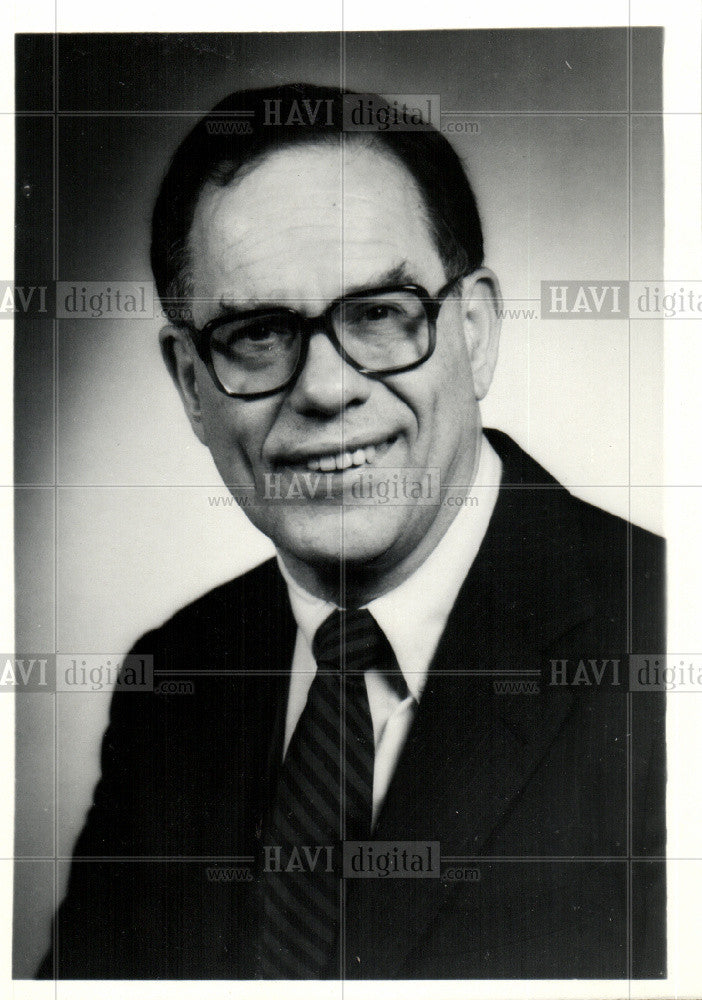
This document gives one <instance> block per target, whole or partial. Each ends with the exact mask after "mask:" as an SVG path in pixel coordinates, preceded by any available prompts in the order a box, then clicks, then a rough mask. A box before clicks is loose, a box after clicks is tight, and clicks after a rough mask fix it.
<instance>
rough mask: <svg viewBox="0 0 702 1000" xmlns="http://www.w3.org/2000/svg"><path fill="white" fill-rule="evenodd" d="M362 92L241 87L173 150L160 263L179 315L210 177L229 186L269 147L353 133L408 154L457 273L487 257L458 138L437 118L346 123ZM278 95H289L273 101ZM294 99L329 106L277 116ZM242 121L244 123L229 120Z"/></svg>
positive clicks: (164, 287)
mask: <svg viewBox="0 0 702 1000" xmlns="http://www.w3.org/2000/svg"><path fill="white" fill-rule="evenodd" d="M354 93H355V92H354V91H348V90H342V89H340V88H338V87H337V88H334V87H320V86H315V85H313V84H307V83H294V84H285V85H282V86H275V87H265V88H261V89H257V90H241V91H235V92H234V93H232V94H230V95H229V96H228V97H225V98H224V100H222V101H220V102H219V104H217V105H216V106H215V107H214V108H213V109H212V110H211V111H210V112H208V114H206V115H205V116H204V117H203V118H202V119H200V121H198V123H197V124H196V125H195V126H194V127H193V128H192V129H191V131H190V132H189V133H188V135H187V136H186V137H185V139H184V140H183V141H182V142H181V144H180V146H179V147H178V149H177V150H176V152H175V154H174V156H173V159H172V160H171V163H170V166H169V168H168V171H167V173H166V175H165V177H164V179H163V181H162V183H161V188H160V191H159V194H158V197H157V199H156V204H155V207H154V212H153V218H152V233H151V267H152V270H153V274H154V279H155V282H156V289H157V291H158V294H159V297H160V299H161V303H162V305H163V306H164V309H165V310H166V311H167V314H168V315H169V316H170V317H171V319H172V322H174V323H176V324H178V323H179V322H180V320H181V317H182V316H183V308H184V306H186V303H187V301H188V299H189V297H190V295H191V287H190V280H189V263H190V262H189V256H188V249H189V237H190V230H191V228H192V223H193V217H194V214H195V208H196V206H197V203H198V199H199V197H200V194H201V192H202V189H203V187H204V186H205V184H207V183H208V182H210V183H214V184H217V185H220V186H222V187H224V186H226V185H227V184H229V183H230V182H232V181H233V180H234V179H235V178H236V177H237V176H239V175H241V174H242V173H243V172H244V171H246V170H248V169H251V168H252V167H253V166H254V165H255V163H256V162H258V161H260V160H261V159H263V158H264V157H265V156H266V155H267V154H268V153H273V152H276V151H277V150H280V149H283V148H285V147H290V146H299V145H305V144H309V143H314V142H340V141H342V140H344V139H345V140H347V141H353V142H362V143H365V144H370V145H374V146H376V147H378V148H379V149H381V150H385V151H386V152H387V153H388V154H390V155H392V156H394V157H395V158H396V159H397V160H399V161H400V163H401V164H402V165H403V166H404V167H405V169H406V170H408V172H409V173H410V175H411V176H412V177H413V179H414V181H415V183H416V184H417V186H418V188H419V191H420V194H421V196H422V198H423V200H424V204H425V207H426V213H427V220H428V222H429V225H430V227H431V230H432V235H433V237H434V240H435V243H436V247H437V251H438V253H439V256H440V258H441V261H442V263H443V265H444V269H445V271H446V275H447V278H448V277H451V276H454V275H455V276H459V275H460V274H462V273H467V272H469V271H473V270H475V269H476V268H478V267H480V265H481V264H482V262H483V235H482V227H481V224H480V216H479V213H478V208H477V205H476V201H475V196H474V194H473V190H472V188H471V185H470V182H469V180H468V178H467V176H466V173H465V170H464V169H463V165H462V164H461V161H460V159H459V157H458V154H457V153H456V152H455V150H454V149H453V147H452V146H451V144H450V143H449V142H448V141H447V140H446V139H445V138H444V136H443V135H441V133H440V132H438V131H437V130H436V129H435V128H434V127H433V126H432V125H430V124H425V125H423V126H422V127H421V128H415V129H412V130H409V131H399V130H395V129H392V128H388V129H386V130H384V131H373V132H345V131H344V118H343V111H344V107H343V101H344V97H347V98H348V96H353V95H354ZM359 96H360V95H359ZM363 96H364V97H366V96H368V95H363ZM371 96H372V98H373V100H374V102H377V106H379V107H380V106H383V105H385V106H389V105H387V102H385V101H384V99H383V98H381V97H380V96H379V95H371ZM277 101H280V102H281V104H280V105H275V104H271V102H277ZM293 102H297V107H305V104H304V102H309V103H308V104H307V105H306V107H308V108H310V107H315V108H316V109H320V108H322V109H323V111H322V112H321V113H317V114H316V115H308V116H305V115H293V116H285V115H282V116H279V117H280V121H279V122H275V121H272V120H271V119H272V117H274V116H272V115H271V107H278V108H280V107H282V108H284V109H285V108H288V107H292V106H293ZM317 102H323V103H321V104H318V103H317ZM243 112H248V114H246V115H243V114H242V113H243ZM234 122H237V123H241V124H238V125H234V124H230V125H226V124H225V123H234ZM244 123H247V124H244ZM186 311H189V310H186Z"/></svg>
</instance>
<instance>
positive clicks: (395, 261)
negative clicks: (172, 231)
mask: <svg viewBox="0 0 702 1000" xmlns="http://www.w3.org/2000/svg"><path fill="white" fill-rule="evenodd" d="M190 259H191V269H192V280H193V293H194V299H193V303H194V304H193V319H194V322H195V325H196V326H197V327H202V326H203V325H204V324H205V323H206V322H207V321H208V320H210V319H211V318H213V317H214V316H215V315H217V314H218V312H220V311H221V305H220V303H230V304H232V305H233V306H234V307H235V308H237V309H246V308H258V307H260V306H268V305H283V306H291V307H293V308H295V309H297V310H298V311H299V312H301V313H303V314H304V315H307V316H315V315H318V314H319V313H321V312H322V310H323V309H324V308H325V307H326V306H327V305H328V304H329V303H330V302H331V301H332V300H334V299H335V298H337V297H338V296H340V295H343V294H345V293H347V292H349V291H351V290H359V289H363V288H369V287H374V286H378V285H381V284H384V283H391V282H392V283H395V284H397V283H398V281H397V274H398V273H399V272H400V271H401V273H402V275H403V277H402V279H401V280H402V283H404V282H405V281H406V282H407V283H416V284H419V285H422V286H424V287H425V288H426V289H427V290H428V292H429V294H430V295H433V294H435V293H436V292H437V291H438V290H439V289H440V288H441V286H442V285H444V283H445V282H446V279H447V275H446V274H445V272H444V269H443V266H442V263H441V261H440V258H439V255H438V252H437V250H436V247H435V245H434V242H433V239H432V237H431V235H430V231H429V228H428V225H427V222H426V214H425V210H424V206H423V202H422V199H421V197H420V194H419V191H418V189H417V187H416V185H415V183H414V182H413V180H412V178H411V176H410V175H409V174H408V172H407V171H406V170H405V169H404V167H402V166H401V165H400V164H399V163H397V162H395V161H394V160H393V159H392V158H390V157H389V156H387V155H386V154H384V153H382V152H380V151H378V150H376V149H374V148H368V147H362V146H357V145H353V144H350V145H347V146H346V147H345V148H344V149H343V150H342V149H341V147H339V146H336V145H321V144H320V145H312V146H305V147H298V148H288V149H284V150H282V151H280V152H277V153H274V154H272V155H270V156H268V157H267V158H266V159H264V160H263V161H262V162H261V163H260V164H258V165H257V166H255V167H254V168H253V169H251V170H250V172H248V173H247V174H246V175H245V176H244V177H243V178H241V179H240V180H237V181H235V183H234V184H233V185H230V186H228V187H224V188H221V187H215V186H213V185H210V186H208V187H206V188H205V190H204V191H203V193H202V195H201V197H200V201H199V203H198V206H197V209H196V213H195V218H194V221H193V227H192V231H191V242H190ZM458 290H459V291H460V283H459V285H458ZM465 311H466V309H465V303H464V304H463V305H462V304H461V301H460V298H457V297H456V293H455V292H454V297H453V298H449V299H448V300H447V301H446V302H445V303H444V305H443V307H442V310H441V312H440V314H439V320H438V325H437V346H436V350H435V352H434V354H433V355H432V357H431V358H430V359H429V360H428V361H426V362H425V363H424V364H423V365H421V366H420V367H419V368H417V369H415V370H413V371H409V372H406V373H404V374H398V375H393V376H389V377H384V378H382V379H371V378H368V377H367V376H364V375H362V374H360V373H359V372H357V371H356V370H355V369H354V368H352V367H350V366H349V365H348V364H346V363H345V362H344V361H343V360H342V358H341V357H340V355H339V354H338V353H337V351H336V350H335V348H334V347H333V345H332V344H331V342H330V341H329V339H328V338H327V336H326V334H324V333H323V332H316V333H314V334H313V335H312V338H311V341H310V344H309V352H308V355H307V359H306V363H305V366H304V368H303V370H302V372H301V374H300V376H299V378H298V379H297V381H296V382H295V383H294V384H293V385H291V386H288V387H287V388H286V389H284V390H283V391H281V392H279V393H277V394H276V395H273V396H269V397H267V398H264V399H252V400H248V399H232V398H230V397H228V396H226V395H224V394H223V393H222V392H220V391H219V390H218V389H217V388H216V386H215V385H214V384H213V382H212V380H211V378H210V376H209V374H208V372H207V370H206V368H205V366H204V365H203V364H202V362H201V361H200V359H199V358H197V356H196V355H195V353H194V352H193V351H191V352H190V354H189V359H190V363H191V364H192V367H193V371H192V379H191V381H192V383H193V390H192V397H193V400H194V402H193V401H192V400H191V406H190V410H191V412H190V416H191V421H192V422H193V426H194V427H195V430H196V432H197V433H198V436H200V438H201V440H203V441H204V442H205V443H206V444H207V446H208V447H209V449H210V451H211V453H212V456H213V458H214V461H215V464H216V465H217V468H218V470H219V472H220V474H221V476H222V478H223V480H224V482H225V483H226V484H227V485H228V486H229V487H230V489H232V491H234V492H239V491H240V490H241V488H242V487H244V488H246V487H255V492H256V496H257V497H258V498H259V502H258V503H256V504H253V505H249V506H247V507H245V508H244V509H245V512H246V514H247V515H248V517H249V518H250V519H251V521H252V522H253V523H254V524H255V525H256V526H257V527H258V528H260V529H261V530H262V531H263V532H264V533H265V534H266V535H268V536H269V537H270V538H271V539H272V540H273V542H274V543H275V545H276V546H277V547H278V549H279V550H280V551H281V552H282V554H283V557H284V558H285V560H286V562H288V564H289V565H290V566H291V568H292V567H293V566H294V565H302V566H306V567H308V568H310V567H311V568H312V569H313V570H314V569H318V570H320V571H326V572H330V571H332V570H333V568H334V567H336V568H337V572H338V565H339V559H340V557H341V556H342V554H343V558H344V559H345V560H346V562H347V565H348V567H349V568H350V569H351V570H353V568H354V567H355V568H356V570H358V569H359V568H360V567H363V568H364V569H365V570H366V571H367V572H368V574H369V575H372V576H375V577H378V578H387V579H392V578H393V574H395V575H396V574H397V573H398V572H399V571H400V567H403V566H406V567H410V568H413V567H414V565H416V564H418V563H419V562H421V561H422V560H423V559H424V558H425V557H426V555H427V554H428V552H429V551H431V549H432V548H433V547H434V546H435V544H436V542H437V541H438V539H439V538H440V537H441V535H442V534H443V532H444V531H445V530H446V527H447V526H448V524H449V523H450V521H451V520H452V518H453V516H454V515H455V512H456V508H455V507H445V506H441V504H440V503H437V504H434V505H431V506H419V505H412V506H408V505H407V504H405V505H402V506H395V505H393V504H391V503H388V504H385V505H377V506H367V505H361V506H358V505H353V504H349V503H346V502H343V501H344V498H349V497H350V496H351V487H352V485H353V484H354V483H355V482H356V483H357V482H358V481H359V479H360V477H362V476H365V478H366V481H368V476H369V474H371V473H372V476H373V479H374V480H375V481H376V482H377V481H379V480H382V478H383V476H384V475H385V474H386V473H387V475H388V476H389V477H392V476H394V475H395V474H401V471H402V470H403V469H412V470H417V469H419V470H422V469H428V468H437V467H438V468H439V469H440V471H441V482H442V484H443V485H447V484H463V485H469V484H470V483H471V481H472V475H473V472H474V461H475V457H476V446H477V441H478V440H479V428H480V421H479V410H478V404H477V401H476V391H475V388H474V382H473V376H472V370H471V368H472V355H471V351H470V350H469V346H468V345H467V339H468V340H470V338H469V337H467V334H466V330H467V325H466V323H467V321H466V318H465ZM180 357H181V358H184V357H185V348H183V347H181V349H180ZM473 363H474V361H473ZM333 456H337V458H336V465H340V466H345V465H347V464H348V456H351V458H352V459H353V461H354V462H355V463H360V464H352V465H351V466H350V467H349V468H342V469H338V470H336V471H334V472H333V473H332V474H331V481H332V493H333V494H334V496H335V497H336V498H337V499H338V500H340V501H341V502H340V503H331V504H330V502H329V499H328V497H329V489H328V487H327V488H325V489H324V490H323V491H320V494H319V496H318V497H316V496H314V495H313V496H311V497H309V499H308V500H307V501H306V502H305V503H299V502H298V503H294V504H291V503H286V502H284V501H279V502H275V501H271V502H268V503H261V502H260V498H261V497H263V496H265V495H266V481H267V478H268V477H270V476H276V475H279V476H280V477H281V478H280V479H279V480H277V481H278V483H282V489H281V493H282V495H283V496H285V495H286V494H287V486H288V484H290V483H292V482H293V481H294V480H296V479H297V480H299V479H300V477H302V476H304V475H305V474H309V473H310V472H311V471H314V470H319V469H320V466H321V471H324V470H325V469H326V468H328V467H329V462H330V461H331V458H332V457H333ZM325 460H326V461H325ZM384 470H386V471H385V472H384ZM414 478H416V476H415V477H414ZM272 481H273V480H271V479H270V478H268V483H269V484H270V482H272ZM242 492H243V491H242ZM249 493H251V491H250V490H249ZM268 495H270V486H269V487H268Z"/></svg>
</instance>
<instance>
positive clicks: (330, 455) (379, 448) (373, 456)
mask: <svg viewBox="0 0 702 1000" xmlns="http://www.w3.org/2000/svg"><path fill="white" fill-rule="evenodd" d="M395 440H396V436H393V437H391V438H386V439H385V440H384V441H381V442H379V443H377V444H364V445H359V446H356V447H354V448H349V449H346V450H343V451H334V452H332V451H326V450H325V451H320V452H319V453H318V454H314V453H309V452H308V453H307V454H306V455H301V454H296V455H291V456H290V457H289V458H285V459H282V460H280V461H279V463H278V464H280V465H287V466H288V467H290V466H302V467H304V468H306V469H308V470H309V471H310V472H345V471H346V469H351V468H360V467H361V466H363V465H373V463H374V462H376V461H377V460H378V459H379V458H381V457H382V456H383V455H384V454H385V453H386V452H387V451H388V450H389V448H390V447H391V445H392V444H394V442H395Z"/></svg>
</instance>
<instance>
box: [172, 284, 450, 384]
mask: <svg viewBox="0 0 702 1000" xmlns="http://www.w3.org/2000/svg"><path fill="white" fill-rule="evenodd" d="M468 273H469V272H466V273H463V274H459V275H458V277H456V278H452V279H451V280H450V281H448V282H446V284H445V285H442V286H441V288H440V289H439V291H438V292H437V293H436V295H430V294H429V292H428V291H427V290H426V288H423V287H422V285H414V284H404V285H379V286H377V287H373V288H364V289H362V290H361V291H358V292H351V293H350V294H348V295H340V296H339V298H336V299H334V301H333V302H330V303H329V305H328V306H327V307H326V309H324V311H323V312H321V313H319V314H318V315H317V316H303V315H302V313H299V312H298V311H297V310H296V309H289V308H287V307H285V306H274V307H272V308H270V309H267V308H265V307H263V308H261V307H259V308H257V309H249V310H246V311H245V312H236V313H235V312H229V313H223V314H222V315H220V316H215V317H214V319H211V320H209V322H207V323H205V325H204V326H203V327H202V328H200V329H198V328H197V327H196V326H194V324H192V323H188V322H185V323H184V324H183V325H184V326H185V327H186V328H187V330H188V331H189V333H190V336H191V339H192V342H193V344H194V346H195V350H196V351H197V353H198V355H199V357H200V359H201V361H202V363H203V364H204V365H205V367H206V368H207V371H208V372H209V374H210V378H211V379H212V381H213V382H214V384H215V386H216V387H217V388H218V389H219V391H220V392H223V393H224V395H225V396H229V397H231V398H232V399H264V398H265V397H267V396H274V395H276V393H279V392H282V391H283V390H284V389H287V388H288V386H290V385H293V384H294V383H295V382H296V381H297V379H298V378H299V377H300V373H301V372H302V369H303V368H304V367H305V363H306V361H307V354H308V352H309V344H310V340H311V338H312V335H313V334H314V333H317V332H322V333H325V334H326V335H327V337H328V338H329V340H330V341H331V343H332V345H333V347H334V349H335V350H336V352H337V353H338V354H339V356H340V357H341V358H342V359H343V361H345V362H346V364H347V365H350V366H351V368H353V369H354V370H355V371H357V372H359V373H360V374H361V375H365V376H366V377H367V378H372V379H381V378H385V377H387V376H388V375H400V374H402V373H403V372H409V371H412V370H413V369H414V368H419V366H420V365H423V364H424V363H425V362H426V361H428V360H429V358H430V357H431V356H432V354H433V353H434V350H435V348H436V324H437V320H438V318H439V312H440V311H441V307H442V305H443V304H444V302H445V301H446V297H447V296H448V293H449V292H450V291H451V289H452V288H453V286H454V285H455V284H457V283H458V282H459V281H461V280H462V279H463V278H465V277H467V274H468ZM392 292H411V293H412V294H413V295H415V296H416V297H417V298H418V299H419V301H420V302H421V303H422V306H423V307H424V312H425V314H426V318H427V327H428V333H429V344H428V347H427V350H426V352H425V353H424V355H423V356H422V357H421V358H419V359H418V360H417V361H412V362H411V363H410V364H408V365H402V366H401V367H400V368H383V369H381V370H380V371H376V370H371V369H369V368H366V367H365V366H364V365H360V364H359V363H358V362H357V361H354V359H353V358H352V357H351V355H350V354H348V353H347V351H346V350H345V349H344V347H343V345H342V344H341V342H340V340H339V338H338V337H337V335H336V331H335V329H334V325H333V323H332V319H331V317H332V314H333V313H334V312H335V310H336V309H338V308H339V306H340V305H342V304H343V303H344V302H354V301H357V300H358V299H367V298H372V297H373V296H374V295H380V294H391V293H392ZM264 316H278V317H279V316H287V317H291V318H293V319H294V320H295V323H296V329H297V332H298V333H299V335H300V337H301V345H300V355H299V357H298V359H297V362H296V364H295V368H294V370H293V372H292V373H291V375H290V377H289V378H288V379H287V380H286V381H285V382H283V383H282V385H279V386H276V387H275V389H264V390H263V391H261V392H232V391H231V390H229V389H227V388H226V386H225V385H223V384H222V382H221V380H220V378H219V376H218V375H217V372H216V371H215V367H214V363H213V361H212V352H211V350H210V341H211V339H212V334H213V333H214V331H215V330H217V329H218V328H219V327H220V326H224V324H225V323H230V322H231V321H232V320H234V319H236V320H247V319H253V318H255V317H258V318H263V317H264Z"/></svg>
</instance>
